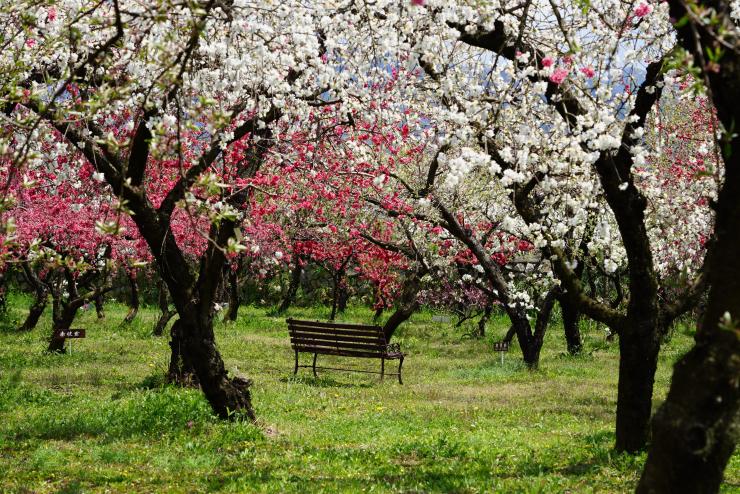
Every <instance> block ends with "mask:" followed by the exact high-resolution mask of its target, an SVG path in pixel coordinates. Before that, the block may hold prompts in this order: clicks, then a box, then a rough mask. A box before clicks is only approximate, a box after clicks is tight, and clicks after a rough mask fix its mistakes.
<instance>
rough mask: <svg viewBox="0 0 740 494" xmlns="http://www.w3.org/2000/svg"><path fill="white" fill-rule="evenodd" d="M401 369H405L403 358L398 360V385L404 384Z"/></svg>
mask: <svg viewBox="0 0 740 494" xmlns="http://www.w3.org/2000/svg"><path fill="white" fill-rule="evenodd" d="M401 367H403V356H401V358H400V359H399V360H398V384H403V381H402V380H401Z"/></svg>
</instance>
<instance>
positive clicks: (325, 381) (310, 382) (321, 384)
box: [280, 375, 380, 388]
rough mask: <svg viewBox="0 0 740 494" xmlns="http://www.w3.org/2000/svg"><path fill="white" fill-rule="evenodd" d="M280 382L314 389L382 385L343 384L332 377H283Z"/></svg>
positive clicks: (370, 383)
mask: <svg viewBox="0 0 740 494" xmlns="http://www.w3.org/2000/svg"><path fill="white" fill-rule="evenodd" d="M280 382H283V383H293V384H304V385H306V386H311V387H314V388H372V387H373V386H375V385H376V384H378V383H380V381H379V380H378V381H377V382H367V383H354V382H342V381H337V380H335V379H333V378H331V377H323V376H320V377H313V376H308V377H307V376H295V375H290V376H288V377H282V378H280Z"/></svg>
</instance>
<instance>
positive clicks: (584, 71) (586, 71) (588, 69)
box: [581, 67, 596, 79]
mask: <svg viewBox="0 0 740 494" xmlns="http://www.w3.org/2000/svg"><path fill="white" fill-rule="evenodd" d="M581 74H583V75H585V76H586V77H588V78H589V79H590V78H592V77H593V76H594V75H595V74H596V72H595V71H594V69H592V68H591V67H581Z"/></svg>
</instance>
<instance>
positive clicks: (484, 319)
mask: <svg viewBox="0 0 740 494" xmlns="http://www.w3.org/2000/svg"><path fill="white" fill-rule="evenodd" d="M491 313H493V303H488V304H486V308H485V310H484V311H483V315H482V316H481V318H480V320H479V321H478V334H477V337H478V338H483V337H485V336H486V324H487V323H488V321H489V320H490V319H491Z"/></svg>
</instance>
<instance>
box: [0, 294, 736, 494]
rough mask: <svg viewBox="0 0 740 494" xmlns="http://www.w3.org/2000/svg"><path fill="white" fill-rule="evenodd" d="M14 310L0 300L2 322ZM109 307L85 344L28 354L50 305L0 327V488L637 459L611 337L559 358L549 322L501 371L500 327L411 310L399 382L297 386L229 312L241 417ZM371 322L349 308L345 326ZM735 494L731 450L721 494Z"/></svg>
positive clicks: (39, 340)
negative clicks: (625, 436)
mask: <svg viewBox="0 0 740 494" xmlns="http://www.w3.org/2000/svg"><path fill="white" fill-rule="evenodd" d="M26 304H27V300H26V299H24V298H22V297H19V296H14V297H12V300H11V317H15V318H18V319H20V318H21V317H22V316H23V315H24V311H25V306H26ZM125 312H126V308H125V307H124V306H122V305H118V304H115V303H111V304H108V305H107V306H106V314H107V317H106V319H105V320H104V321H102V322H98V321H97V319H96V317H95V313H94V311H88V312H84V313H81V314H80V317H79V319H78V321H77V323H76V324H75V326H76V327H84V328H86V329H87V330H88V337H87V339H85V340H82V341H77V342H75V343H74V346H73V350H72V354H71V355H63V356H49V355H44V354H43V353H42V352H43V350H44V348H45V341H44V340H45V338H46V337H47V333H48V332H49V328H50V321H49V318H48V315H46V316H45V319H44V320H43V321H42V323H41V324H40V325H39V328H38V329H37V330H35V331H34V332H33V333H30V334H22V335H19V334H14V333H12V332H0V492H66V493H72V492H207V491H214V492H215V491H221V492H357V491H368V492H629V491H631V490H632V489H633V488H634V486H635V483H636V481H637V479H638V477H639V474H640V471H641V468H642V464H643V461H644V456H636V457H633V456H628V455H617V454H615V453H614V452H613V451H612V445H613V442H614V434H613V428H614V410H615V407H616V389H617V386H616V384H617V366H618V352H617V348H616V346H617V345H616V343H612V344H609V345H607V344H605V341H604V333H603V331H600V330H597V329H595V328H591V329H589V327H588V325H587V324H585V325H584V327H583V330H584V332H585V342H586V350H587V351H586V354H585V355H584V356H581V357H577V358H573V357H568V356H566V355H565V354H564V351H565V348H564V341H563V336H562V329H561V328H560V327H559V326H558V325H553V327H552V328H551V329H550V332H549V334H548V336H547V341H546V343H545V348H544V350H543V356H542V361H541V369H540V370H539V371H536V372H531V371H527V370H526V369H524V368H523V367H522V365H521V364H520V360H521V359H520V357H519V351H518V349H516V350H515V351H512V352H511V353H510V354H509V355H507V356H506V360H505V363H504V364H503V365H501V363H500V361H499V359H498V357H497V356H496V355H493V353H492V351H491V341H492V340H493V339H494V338H500V337H501V335H502V334H503V333H504V332H505V330H506V321H505V320H504V319H499V320H493V321H492V322H491V323H490V324H489V328H488V333H489V336H488V337H487V338H486V339H485V340H471V339H465V338H462V334H463V332H464V330H463V329H460V328H454V327H453V325H452V324H451V323H439V322H432V320H431V316H432V314H431V313H428V312H424V313H420V314H418V315H416V317H414V318H413V320H412V321H411V322H410V323H407V324H406V325H405V326H404V327H402V328H401V330H400V333H399V334H398V339H397V341H399V342H400V343H401V345H402V347H403V349H404V351H405V352H407V353H408V354H409V355H408V357H407V359H406V362H405V364H404V383H405V384H404V385H403V386H400V385H399V384H398V383H397V382H396V381H395V380H394V379H393V378H389V379H386V381H385V382H382V383H381V382H379V381H378V379H377V377H376V376H373V375H369V374H357V373H340V372H329V371H327V372H324V373H322V374H321V377H320V378H319V379H314V378H313V377H311V372H310V369H309V370H306V369H301V371H300V372H299V376H298V377H297V378H295V377H293V374H292V372H293V354H292V352H291V350H290V346H289V342H288V334H287V329H286V325H285V322H284V318H283V317H279V318H278V317H269V316H268V315H267V312H266V311H265V310H263V309H256V308H251V307H247V308H243V310H242V311H241V312H240V317H239V321H238V322H237V323H236V324H230V325H224V324H220V323H219V324H218V325H217V338H218V342H219V346H220V349H221V352H222V355H223V357H224V359H225V361H226V365H227V368H229V369H231V370H232V371H233V372H235V373H239V374H244V375H246V376H248V377H250V378H252V379H253V380H254V387H253V391H254V392H253V399H254V404H255V408H256V412H257V414H258V416H259V424H258V426H256V427H255V426H253V425H251V424H248V423H243V422H237V423H226V422H222V421H219V420H218V419H216V418H214V417H213V416H212V415H211V413H210V409H209V407H208V404H207V403H206V401H205V400H204V399H203V398H202V396H201V394H200V392H199V391H197V390H187V389H178V388H174V387H167V386H162V378H161V376H162V375H163V373H164V370H165V369H166V366H167V361H168V351H169V347H168V345H167V339H166V338H155V337H152V336H150V331H151V328H152V327H153V325H154V320H155V318H156V316H157V312H156V311H155V309H153V308H145V309H143V310H142V311H141V312H140V313H139V318H138V319H137V321H135V322H134V324H133V325H131V326H128V327H123V326H120V324H119V322H120V321H121V320H122V319H123V317H124V315H125ZM327 312H328V311H325V310H323V309H314V310H301V309H296V310H294V311H292V312H291V313H290V315H291V316H293V317H305V318H312V319H316V318H321V317H326V314H327ZM370 316H371V313H370V311H368V310H365V309H359V308H358V309H351V310H350V311H348V313H347V314H346V315H345V316H344V317H343V320H346V321H353V322H369V318H370ZM690 344H691V340H690V338H689V337H688V336H686V335H685V334H682V333H681V332H679V331H677V332H676V334H674V336H673V338H672V340H671V341H670V342H669V343H668V344H667V345H666V346H665V347H664V349H663V351H662V353H661V361H660V367H659V370H658V375H657V379H656V396H655V403H656V405H657V404H658V403H659V402H660V401H661V400H662V399H663V397H664V396H665V393H666V390H667V387H668V383H669V379H670V372H671V366H672V363H673V362H674V361H675V360H676V359H677V358H678V357H679V356H680V355H681V354H682V352H684V351H686V350H687V349H688V348H689V346H690ZM303 358H305V359H306V363H308V362H309V359H310V356H308V355H303ZM322 360H323V363H324V364H325V365H326V364H328V363H329V362H330V360H332V359H330V358H328V357H326V358H322V357H319V361H320V363H321V361H322ZM332 363H334V364H339V366H358V367H360V368H364V369H372V370H374V369H375V368H377V367H379V365H380V363H379V362H377V361H364V360H359V359H336V360H335V361H333V362H332ZM391 369H394V367H393V363H392V364H391ZM738 490H740V455H738V454H736V455H735V456H734V457H733V459H732V460H731V462H730V465H729V466H728V468H727V471H726V481H725V484H724V486H723V491H724V492H738Z"/></svg>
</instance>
